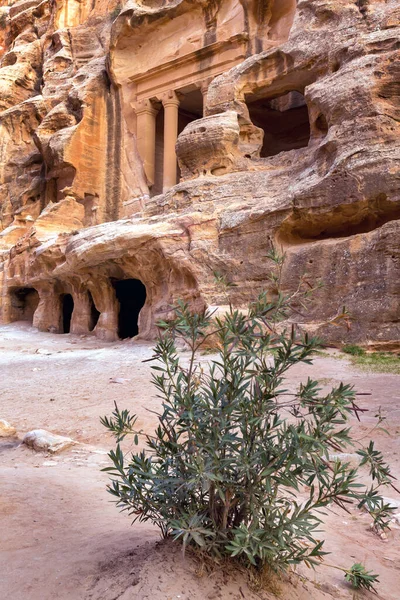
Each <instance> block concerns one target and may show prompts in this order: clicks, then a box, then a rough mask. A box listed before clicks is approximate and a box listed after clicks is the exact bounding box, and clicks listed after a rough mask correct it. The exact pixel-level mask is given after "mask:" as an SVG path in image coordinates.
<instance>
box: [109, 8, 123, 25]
mask: <svg viewBox="0 0 400 600" xmlns="http://www.w3.org/2000/svg"><path fill="white" fill-rule="evenodd" d="M121 10H122V6H121V5H120V4H117V6H116V7H115V8H114V9H113V10H112V11H111V12H110V18H111V19H112V20H113V21H114V19H116V18H117V17H118V16H119V14H120V13H121Z"/></svg>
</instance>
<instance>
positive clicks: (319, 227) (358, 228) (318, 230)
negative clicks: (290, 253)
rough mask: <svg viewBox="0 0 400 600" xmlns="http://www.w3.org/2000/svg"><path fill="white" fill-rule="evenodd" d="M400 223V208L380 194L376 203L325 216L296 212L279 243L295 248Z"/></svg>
mask: <svg viewBox="0 0 400 600" xmlns="http://www.w3.org/2000/svg"><path fill="white" fill-rule="evenodd" d="M399 219H400V204H399V203H395V202H390V201H389V200H388V199H387V197H386V195H385V194H380V195H379V196H378V197H377V198H374V199H373V200H370V201H363V202H358V203H353V204H350V205H347V206H338V207H336V208H335V209H333V210H332V211H329V212H324V213H323V214H318V213H316V212H315V211H312V210H309V211H296V212H294V213H293V215H291V216H290V217H289V218H288V219H286V220H285V221H284V222H283V224H282V226H281V228H280V230H279V232H278V234H277V239H278V240H279V242H280V243H282V244H284V245H292V244H293V245H295V244H303V243H306V242H315V241H318V240H321V241H322V240H329V239H337V238H346V237H350V236H353V235H359V234H363V233H369V232H371V231H374V230H375V229H379V228H380V227H382V226H383V225H385V223H390V222H391V221H397V220H399Z"/></svg>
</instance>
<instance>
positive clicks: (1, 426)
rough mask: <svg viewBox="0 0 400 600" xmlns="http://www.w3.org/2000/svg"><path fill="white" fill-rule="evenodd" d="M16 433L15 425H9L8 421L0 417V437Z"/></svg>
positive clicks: (12, 435) (11, 435)
mask: <svg viewBox="0 0 400 600" xmlns="http://www.w3.org/2000/svg"><path fill="white" fill-rule="evenodd" d="M16 434H17V430H16V429H15V427H13V426H12V425H10V423H8V421H5V420H4V419H0V438H5V437H14V436H15V435H16Z"/></svg>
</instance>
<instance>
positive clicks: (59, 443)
mask: <svg viewBox="0 0 400 600" xmlns="http://www.w3.org/2000/svg"><path fill="white" fill-rule="evenodd" d="M22 443H23V444H25V445H26V446H28V448H32V449H33V450H36V452H49V453H50V454H56V453H57V452H62V451H63V450H66V449H67V448H70V447H71V446H73V445H74V444H75V443H76V442H74V441H73V440H72V439H71V438H68V437H64V436H62V435H56V434H55V433H50V431H46V430H45V429H34V430H33V431H29V432H28V433H26V434H25V435H24V437H23V440H22Z"/></svg>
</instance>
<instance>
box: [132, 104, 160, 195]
mask: <svg viewBox="0 0 400 600" xmlns="http://www.w3.org/2000/svg"><path fill="white" fill-rule="evenodd" d="M134 108H135V112H136V118H137V147H138V151H139V154H140V158H141V159H142V161H143V165H144V172H145V174H146V177H147V183H148V185H149V187H151V186H152V185H153V184H154V180H155V159H156V117H157V113H158V110H157V109H156V108H155V106H154V105H153V103H152V102H151V101H150V100H140V101H139V102H137V104H136V105H134Z"/></svg>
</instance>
